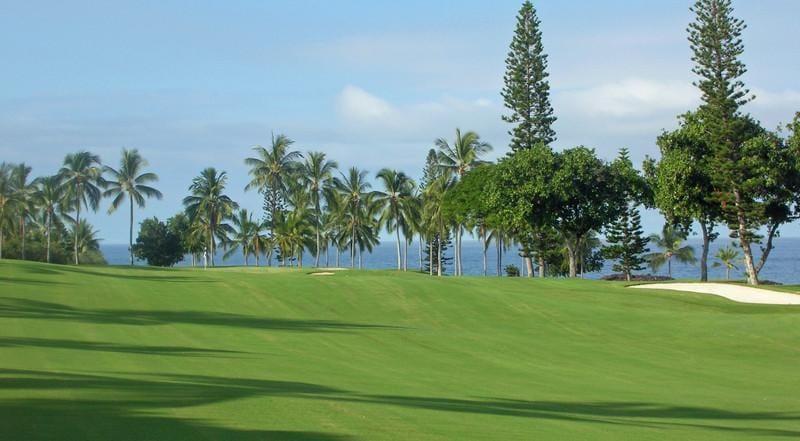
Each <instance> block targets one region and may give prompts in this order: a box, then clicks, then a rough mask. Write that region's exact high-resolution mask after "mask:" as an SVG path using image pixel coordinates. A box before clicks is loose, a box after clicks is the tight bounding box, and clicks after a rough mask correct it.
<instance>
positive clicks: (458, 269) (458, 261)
mask: <svg viewBox="0 0 800 441" xmlns="http://www.w3.org/2000/svg"><path fill="white" fill-rule="evenodd" d="M456 254H458V259H456V270H455V273H456V275H458V276H460V275H462V274H463V272H464V266H463V265H462V264H461V225H458V226H457V227H456Z"/></svg>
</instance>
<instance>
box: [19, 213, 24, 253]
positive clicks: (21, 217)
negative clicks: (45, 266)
mask: <svg viewBox="0 0 800 441" xmlns="http://www.w3.org/2000/svg"><path fill="white" fill-rule="evenodd" d="M19 224H20V226H21V227H22V260H25V216H20V217H19Z"/></svg>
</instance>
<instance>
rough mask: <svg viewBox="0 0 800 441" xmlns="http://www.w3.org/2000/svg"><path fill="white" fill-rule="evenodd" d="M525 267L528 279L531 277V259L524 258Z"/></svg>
mask: <svg viewBox="0 0 800 441" xmlns="http://www.w3.org/2000/svg"><path fill="white" fill-rule="evenodd" d="M525 267H526V269H527V270H528V278H531V277H533V258H532V257H530V256H528V257H526V258H525Z"/></svg>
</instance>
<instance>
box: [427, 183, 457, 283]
mask: <svg viewBox="0 0 800 441" xmlns="http://www.w3.org/2000/svg"><path fill="white" fill-rule="evenodd" d="M454 185H455V178H453V177H451V176H448V175H442V176H439V177H438V178H436V179H435V180H434V181H433V182H431V183H430V184H429V185H428V187H427V188H426V189H425V194H424V208H423V210H424V217H425V221H426V224H427V227H428V234H427V235H428V242H429V244H430V246H431V247H432V246H433V239H436V246H437V254H436V255H437V265H436V275H437V276H440V277H441V276H442V241H443V240H444V239H445V238H446V237H447V234H448V232H449V228H448V227H449V226H450V222H449V220H448V219H447V216H446V215H445V212H444V206H443V205H444V204H443V203H444V198H445V195H446V194H447V192H448V191H450V190H451V189H452V188H453V186H454ZM431 251H432V250H431ZM430 254H431V256H432V255H433V253H432V252H431V253H430ZM430 263H431V264H432V263H433V262H430ZM430 268H431V270H432V269H433V265H430Z"/></svg>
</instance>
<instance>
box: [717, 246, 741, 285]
mask: <svg viewBox="0 0 800 441" xmlns="http://www.w3.org/2000/svg"><path fill="white" fill-rule="evenodd" d="M714 257H716V258H717V261H716V262H714V265H713V266H714V267H715V268H717V267H720V266H724V267H725V280H730V279H731V270H732V269H735V270H736V271H739V267H737V266H736V263H735V262H736V261H738V260H739V251H738V250H737V249H736V248H734V247H732V246H730V245H729V246H727V247H725V248H720V249H719V250H718V251H717V255H716V256H714Z"/></svg>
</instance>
